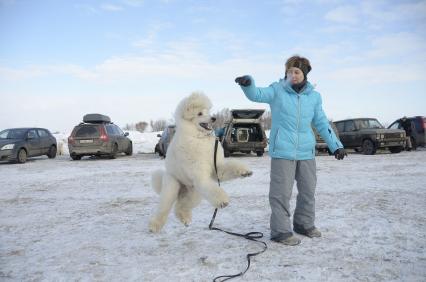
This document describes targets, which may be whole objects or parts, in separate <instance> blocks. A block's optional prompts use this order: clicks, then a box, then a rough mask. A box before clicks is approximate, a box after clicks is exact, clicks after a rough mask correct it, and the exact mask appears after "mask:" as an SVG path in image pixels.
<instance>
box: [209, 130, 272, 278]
mask: <svg viewBox="0 0 426 282" xmlns="http://www.w3.org/2000/svg"><path fill="white" fill-rule="evenodd" d="M218 143H219V141H218V139H217V138H216V141H215V143H214V169H215V171H216V175H217V183H218V184H219V186H220V180H219V175H218V174H217V166H216V155H217V146H218ZM216 214H217V209H215V210H214V213H213V217H212V220H211V221H210V224H209V229H210V230H217V231H222V232H225V233H227V234H229V235H233V236H238V237H242V238H244V239H247V240H250V241H254V242H257V243H260V244H262V245H263V249H262V250H261V251H259V252H256V253H248V254H247V255H246V258H247V267H246V269H245V270H244V271H242V272H240V273H237V274H230V275H221V276H217V277H215V278H214V279H213V282H216V281H221V282H223V281H227V280H230V279H232V278H235V277H238V276H243V275H244V274H245V273H246V272H247V270H249V268H250V263H251V261H250V259H251V258H252V257H254V256H257V255H260V254H261V253H264V252H265V251H266V249H268V245H266V243H265V242H263V241H259V240H257V239H261V238H263V233H262V232H249V233H246V234H240V233H235V232H231V231H226V230H223V229H220V228H217V227H213V223H214V220H215V218H216ZM220 279H222V280H220Z"/></svg>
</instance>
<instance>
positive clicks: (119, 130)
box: [114, 125, 124, 135]
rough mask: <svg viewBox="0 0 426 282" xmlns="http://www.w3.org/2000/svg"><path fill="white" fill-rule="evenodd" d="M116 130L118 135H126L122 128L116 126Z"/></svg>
mask: <svg viewBox="0 0 426 282" xmlns="http://www.w3.org/2000/svg"><path fill="white" fill-rule="evenodd" d="M114 128H115V132H116V133H117V135H124V132H123V130H121V128H120V127H118V126H117V125H114Z"/></svg>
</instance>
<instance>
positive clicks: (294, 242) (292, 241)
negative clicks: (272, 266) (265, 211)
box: [271, 235, 302, 246]
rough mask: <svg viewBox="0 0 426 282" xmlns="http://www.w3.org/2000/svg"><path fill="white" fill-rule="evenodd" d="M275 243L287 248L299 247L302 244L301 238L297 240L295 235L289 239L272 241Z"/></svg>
mask: <svg viewBox="0 0 426 282" xmlns="http://www.w3.org/2000/svg"><path fill="white" fill-rule="evenodd" d="M271 240H272V241H274V242H277V243H280V244H283V245H287V246H296V245H299V244H300V242H302V241H301V240H300V239H299V238H297V237H296V236H294V235H291V236H290V237H287V238H285V239H278V238H277V239H271Z"/></svg>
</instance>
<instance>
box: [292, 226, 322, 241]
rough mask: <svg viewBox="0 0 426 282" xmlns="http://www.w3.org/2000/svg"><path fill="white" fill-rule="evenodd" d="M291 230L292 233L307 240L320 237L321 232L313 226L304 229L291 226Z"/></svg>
mask: <svg viewBox="0 0 426 282" xmlns="http://www.w3.org/2000/svg"><path fill="white" fill-rule="evenodd" d="M293 230H294V232H296V233H298V234H301V235H305V236H308V237H309V238H317V237H321V231H319V230H318V228H316V227H315V226H313V227H311V228H308V229H305V228H303V227H302V226H300V225H297V224H295V225H294V226H293Z"/></svg>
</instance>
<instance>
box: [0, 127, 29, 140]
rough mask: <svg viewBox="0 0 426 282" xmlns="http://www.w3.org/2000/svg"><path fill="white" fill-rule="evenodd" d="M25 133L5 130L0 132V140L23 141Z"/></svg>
mask: <svg viewBox="0 0 426 282" xmlns="http://www.w3.org/2000/svg"><path fill="white" fill-rule="evenodd" d="M26 133H27V130H26V129H21V128H17V129H6V130H3V131H2V132H0V139H24V138H25V136H27V135H26Z"/></svg>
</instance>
